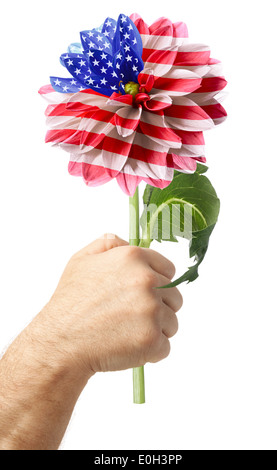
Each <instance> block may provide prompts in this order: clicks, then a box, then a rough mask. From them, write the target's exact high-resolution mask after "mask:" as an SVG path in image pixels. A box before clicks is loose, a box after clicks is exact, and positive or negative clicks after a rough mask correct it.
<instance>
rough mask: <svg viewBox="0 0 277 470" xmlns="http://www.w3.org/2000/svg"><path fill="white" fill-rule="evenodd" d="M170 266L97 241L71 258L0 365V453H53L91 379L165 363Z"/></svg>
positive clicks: (172, 325)
mask: <svg viewBox="0 0 277 470" xmlns="http://www.w3.org/2000/svg"><path fill="white" fill-rule="evenodd" d="M174 273H175V269H174V266H173V264H172V263H171V262H170V261H168V260H167V259H166V258H164V257H163V256H161V255H160V254H159V253H156V252H155V251H153V250H150V249H146V248H138V247H133V246H129V245H128V243H127V242H125V241H123V240H121V239H120V238H118V237H116V236H106V237H102V238H100V239H98V240H96V241H95V242H93V243H92V244H91V245H89V246H87V247H86V248H84V249H83V250H81V251H80V252H79V253H77V254H76V255H74V256H73V257H72V258H71V260H70V261H69V263H68V265H67V266H66V268H65V271H64V273H63V275H62V277H61V280H60V282H59V284H58V286H57V289H56V291H55V293H54V294H53V296H52V298H51V299H50V301H49V302H48V304H47V305H46V306H45V308H44V309H43V310H42V311H41V312H40V313H39V314H38V315H37V316H36V317H35V318H34V320H33V321H32V322H31V323H30V324H29V325H28V326H27V328H25V330H23V331H22V333H21V334H20V335H19V336H18V337H17V338H16V339H15V341H14V342H13V343H12V344H11V346H10V347H9V348H8V350H7V352H6V353H5V355H4V356H3V358H2V359H1V361H0V450H56V449H57V448H58V447H59V444H60V442H61V439H62V437H63V435H64V433H65V430H66V427H67V425H68V422H69V420H70V416H71V413H72V411H73V409H74V406H75V404H76V401H77V400H78V397H79V395H80V393H81V392H82V390H83V389H84V387H85V386H86V383H87V381H88V379H89V378H90V377H91V376H93V375H94V373H96V372H104V371H114V370H122V369H128V368H133V367H139V366H142V365H144V364H145V363H146V362H156V361H159V360H161V359H163V358H165V357H166V356H167V355H168V353H169V350H170V344H169V338H171V337H172V336H173V335H174V334H175V333H176V332H177V328H178V322H177V317H176V312H177V310H179V309H180V308H181V306H182V296H181V294H180V293H179V291H178V290H177V289H176V288H170V289H157V287H161V286H164V285H165V284H168V283H169V282H170V280H171V279H172V277H173V276H174Z"/></svg>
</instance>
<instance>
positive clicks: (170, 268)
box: [167, 261, 176, 279]
mask: <svg viewBox="0 0 277 470" xmlns="http://www.w3.org/2000/svg"><path fill="white" fill-rule="evenodd" d="M167 269H168V275H169V277H170V278H171V279H172V278H173V277H174V276H175V274H176V268H175V265H174V264H173V263H172V261H168V266H167Z"/></svg>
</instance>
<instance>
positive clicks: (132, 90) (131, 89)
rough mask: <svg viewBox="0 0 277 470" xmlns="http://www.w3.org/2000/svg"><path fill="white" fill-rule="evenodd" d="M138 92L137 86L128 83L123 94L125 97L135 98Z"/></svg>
mask: <svg viewBox="0 0 277 470" xmlns="http://www.w3.org/2000/svg"><path fill="white" fill-rule="evenodd" d="M138 92H139V84H138V83H135V82H128V83H126V85H125V93H126V94H127V95H132V96H134V97H135V96H136V95H137V94H138Z"/></svg>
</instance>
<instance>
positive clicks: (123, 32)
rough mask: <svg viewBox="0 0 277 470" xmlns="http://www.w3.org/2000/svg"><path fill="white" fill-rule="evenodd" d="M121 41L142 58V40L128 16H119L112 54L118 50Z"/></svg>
mask: <svg viewBox="0 0 277 470" xmlns="http://www.w3.org/2000/svg"><path fill="white" fill-rule="evenodd" d="M123 41H125V42H126V43H127V44H128V45H130V46H132V47H133V49H135V50H136V51H137V54H138V55H139V56H140V57H141V56H142V50H143V45H142V39H141V36H140V34H139V32H138V30H137V27H136V26H135V25H134V23H133V21H132V20H131V19H130V18H129V17H128V16H125V15H122V14H121V15H119V18H118V21H117V29H116V33H115V37H114V40H113V54H116V53H117V52H118V51H119V50H120V48H121V46H122V43H123Z"/></svg>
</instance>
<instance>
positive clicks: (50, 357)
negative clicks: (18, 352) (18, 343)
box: [24, 302, 95, 386]
mask: <svg viewBox="0 0 277 470" xmlns="http://www.w3.org/2000/svg"><path fill="white" fill-rule="evenodd" d="M58 308H59V307H58V306H57V304H56V302H54V303H53V304H52V302H49V304H47V305H46V306H45V307H44V308H43V309H42V311H41V312H40V313H39V314H38V315H37V316H36V317H35V318H34V320H33V321H32V322H31V323H30V325H29V326H28V327H27V328H26V330H25V331H24V333H25V335H26V341H27V342H28V343H29V344H31V347H30V353H31V354H33V355H34V354H35V356H36V358H37V360H38V362H40V364H42V365H43V366H45V364H46V365H47V368H48V369H49V370H51V371H52V374H53V375H57V376H59V375H60V376H64V377H67V378H68V380H71V381H72V384H74V385H75V384H76V386H78V384H79V383H83V382H87V381H88V380H89V379H90V377H92V376H93V375H94V374H95V372H94V371H93V370H92V369H90V368H89V367H87V364H86V363H85V361H83V360H82V354H81V345H78V344H77V345H76V344H75V338H74V336H73V335H72V334H71V331H70V329H68V327H67V325H66V322H65V321H63V318H60V317H59V315H58V313H59V312H57V309H58ZM32 360H33V358H32Z"/></svg>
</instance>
